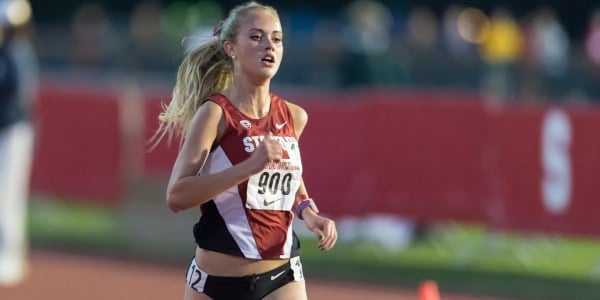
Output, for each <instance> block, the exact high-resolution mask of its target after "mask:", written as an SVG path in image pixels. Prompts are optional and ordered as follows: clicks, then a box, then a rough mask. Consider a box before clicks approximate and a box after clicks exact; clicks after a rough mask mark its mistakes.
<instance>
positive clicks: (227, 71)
mask: <svg viewBox="0 0 600 300" xmlns="http://www.w3.org/2000/svg"><path fill="white" fill-rule="evenodd" d="M255 9H262V10H268V11H270V12H272V13H273V14H274V15H275V16H277V17H278V14H277V11H276V10H275V9H274V8H273V7H271V6H267V5H262V4H259V3H257V2H254V1H251V2H247V3H245V4H241V5H238V6H236V7H235V8H233V9H232V10H231V11H230V12H229V15H228V16H227V18H226V19H225V20H223V21H222V22H221V23H220V24H219V25H217V27H215V31H214V35H215V36H214V37H213V38H212V39H210V40H209V41H208V42H206V43H204V44H202V45H200V46H199V47H198V48H196V49H193V50H192V51H190V52H189V53H188V54H187V55H186V56H185V58H184V59H183V61H182V62H181V64H180V66H179V70H178V71H177V81H176V83H175V87H174V88H173V93H172V99H171V102H170V103H169V104H168V105H165V104H164V103H163V111H162V112H161V113H160V115H159V116H158V120H159V127H158V129H157V131H156V133H155V134H154V136H153V137H152V139H151V141H152V140H154V145H153V147H154V146H156V144H158V142H160V140H161V139H162V138H163V137H164V136H165V135H168V137H169V142H170V141H171V140H172V137H173V135H178V136H179V138H180V139H181V141H183V139H184V138H185V136H186V134H187V130H188V127H189V125H190V122H191V121H192V118H193V117H194V114H195V113H196V111H197V110H198V108H199V107H200V105H202V104H203V103H204V102H206V100H207V99H208V97H210V96H211V95H213V94H215V93H220V92H223V91H225V90H226V89H227V88H228V87H229V84H231V82H232V80H233V63H232V61H231V58H230V57H229V56H228V55H227V54H226V53H225V50H224V49H223V43H224V42H225V41H233V42H235V41H236V39H237V35H238V32H239V29H240V23H241V20H242V19H243V17H244V16H246V14H247V13H248V12H250V11H252V10H255Z"/></svg>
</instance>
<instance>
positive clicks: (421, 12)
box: [406, 5, 447, 86]
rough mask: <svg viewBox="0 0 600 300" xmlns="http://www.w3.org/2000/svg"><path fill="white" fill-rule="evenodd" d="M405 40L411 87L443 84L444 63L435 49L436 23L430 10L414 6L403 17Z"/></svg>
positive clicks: (437, 38)
mask: <svg viewBox="0 0 600 300" xmlns="http://www.w3.org/2000/svg"><path fill="white" fill-rule="evenodd" d="M406 29H407V37H406V38H407V39H406V43H407V45H408V47H409V57H410V60H409V65H410V69H409V83H410V84H411V85H413V86H433V85H439V84H443V81H444V77H446V76H445V75H444V74H446V70H444V69H443V68H444V67H445V66H447V64H444V62H443V58H442V56H441V54H442V52H441V51H440V49H439V47H438V46H439V42H440V40H439V39H440V33H439V22H438V19H437V17H436V16H435V14H434V13H433V11H432V10H431V9H429V8H428V7H425V6H419V5H418V6H415V7H413V8H412V9H411V10H410V11H409V13H408V18H407V28H406Z"/></svg>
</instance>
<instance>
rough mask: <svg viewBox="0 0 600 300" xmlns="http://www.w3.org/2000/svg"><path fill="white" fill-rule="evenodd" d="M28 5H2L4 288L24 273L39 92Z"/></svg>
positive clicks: (0, 264) (0, 251)
mask: <svg viewBox="0 0 600 300" xmlns="http://www.w3.org/2000/svg"><path fill="white" fill-rule="evenodd" d="M30 21H31V7H30V5H29V2H27V1H26V0H0V285H2V284H6V285H8V284H14V283H17V282H19V281H20V280H21V279H22V278H23V276H24V275H25V271H26V257H27V238H26V230H25V228H26V211H27V199H28V196H29V193H28V192H29V174H30V165H31V158H32V152H33V150H32V148H33V129H32V126H31V124H30V122H29V121H28V117H29V113H30V112H31V111H32V106H33V101H34V100H35V98H36V92H37V65H36V60H35V56H34V54H33V53H34V51H33V47H32V44H31V41H30V33H31V30H32V29H31V27H30V26H31V23H30Z"/></svg>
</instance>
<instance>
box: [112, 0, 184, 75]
mask: <svg viewBox="0 0 600 300" xmlns="http://www.w3.org/2000/svg"><path fill="white" fill-rule="evenodd" d="M162 13H163V8H162V6H161V4H160V3H159V2H157V1H154V0H152V1H144V2H140V3H138V4H137V5H136V6H135V7H134V9H133V12H132V13H131V16H130V18H129V36H130V38H131V41H130V42H131V44H130V49H129V50H130V51H129V53H128V54H129V56H128V57H127V59H126V60H125V61H123V62H121V64H122V65H125V66H129V67H130V68H132V69H133V70H136V71H143V72H144V73H148V72H150V71H155V72H157V71H160V70H167V67H166V66H165V65H167V64H168V63H169V62H168V61H167V60H163V59H158V58H159V57H171V56H176V55H175V54H174V53H172V52H171V51H169V50H171V48H172V47H171V45H172V44H173V43H172V42H171V41H168V40H167V37H166V34H165V33H164V31H163V29H162V27H161V17H162ZM177 50H178V51H181V48H179V47H178V48H177Z"/></svg>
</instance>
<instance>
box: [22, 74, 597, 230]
mask: <svg viewBox="0 0 600 300" xmlns="http://www.w3.org/2000/svg"><path fill="white" fill-rule="evenodd" d="M281 95H282V96H283V97H284V98H287V97H289V100H291V101H292V102H295V103H298V104H300V105H301V106H302V107H304V108H305V109H306V111H307V112H308V114H309V123H308V125H307V127H306V129H305V130H304V133H303V136H302V137H301V142H300V146H301V151H302V157H303V159H302V160H303V164H304V179H305V182H306V184H307V187H308V191H309V193H310V195H311V196H312V197H314V198H315V199H316V200H317V202H318V204H319V206H320V208H321V210H322V211H323V212H325V213H326V214H327V215H330V216H333V217H339V216H345V215H353V216H362V215H367V214H371V213H389V214H395V215H398V216H404V217H409V218H413V219H415V220H417V221H420V222H434V221H439V220H463V221H475V222H481V223H486V224H489V225H490V226H493V227H497V228H506V229H515V230H527V231H543V232H559V233H574V234H584V235H600V219H598V218H596V217H595V215H594V213H595V212H596V211H598V210H599V208H600V202H599V201H598V199H600V172H598V170H600V156H599V155H598V153H600V139H598V138H597V135H598V134H597V132H598V130H599V129H600V108H599V107H596V106H590V107H576V106H566V105H565V106H559V107H552V106H541V105H540V106H530V107H525V106H509V107H496V108H490V107H487V106H486V105H484V101H483V99H481V98H480V97H479V96H478V95H475V94H464V93H454V92H445V93H443V94H442V93H437V92H418V91H381V90H380V91H369V90H364V91H352V92H336V93H333V92H330V93H320V94H317V93H310V94H309V93H302V92H299V91H295V92H289V91H288V92H283V93H281ZM165 99H169V93H168V92H167V91H158V92H157V91H152V92H151V93H148V94H147V95H145V96H144V100H143V102H141V103H143V110H144V111H143V120H141V121H140V122H141V123H143V125H142V127H143V129H142V130H139V132H138V131H136V130H131V131H130V132H129V133H128V135H129V136H130V137H131V136H132V135H135V134H139V135H140V136H141V137H139V138H137V139H135V140H139V141H140V143H142V142H143V143H146V142H148V141H149V140H150V138H151V137H152V135H153V134H154V132H155V131H156V128H157V126H158V119H157V118H158V114H159V112H160V110H161V103H162V102H166V100H165ZM122 101H123V99H122V98H120V97H119V96H118V93H117V92H116V91H114V89H102V88H98V87H87V86H71V85H69V86H61V85H52V86H44V88H43V89H42V93H41V100H40V114H39V120H38V122H39V123H38V126H37V127H38V128H39V131H38V138H37V146H36V152H35V153H36V155H35V159H34V170H33V175H32V176H33V178H32V189H34V190H35V191H37V192H41V193H52V194H56V195H65V196H72V197H84V198H92V199H101V200H99V201H101V202H107V203H114V202H116V201H119V199H120V193H121V189H122V185H123V184H124V178H123V177H124V173H126V172H124V170H122V168H123V166H124V165H127V164H123V160H124V157H125V158H127V157H129V158H133V157H141V158H143V159H140V164H141V165H142V166H140V167H139V168H140V170H141V171H140V172H141V173H140V174H142V175H143V176H153V177H156V176H159V177H160V178H164V180H165V185H166V180H167V178H168V175H169V172H170V169H171V167H172V165H173V162H174V160H175V158H176V155H177V151H178V147H179V140H178V139H175V140H173V142H172V143H171V145H168V143H167V141H166V140H163V141H162V142H161V143H159V144H158V146H157V148H155V149H154V150H153V151H148V145H146V144H145V145H143V146H136V145H132V142H129V143H124V142H123V141H122V139H123V133H122V131H123V126H124V125H123V124H129V123H128V122H127V120H128V119H127V118H124V117H123V115H122V112H121V110H123V107H124V106H123V105H122V104H121V103H120V102H122ZM126 107H129V110H130V113H131V110H132V108H136V107H137V106H135V105H134V106H126ZM134 114H135V113H134ZM131 124H134V125H135V122H131ZM128 126H129V125H128ZM136 132H138V133H136ZM124 145H127V147H128V149H123V146H124ZM129 147H134V148H135V149H134V150H132V149H129ZM138 152H139V153H138ZM136 153H137V155H136ZM130 165H131V166H134V167H135V164H130ZM131 174H136V173H135V172H132V173H131Z"/></svg>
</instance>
